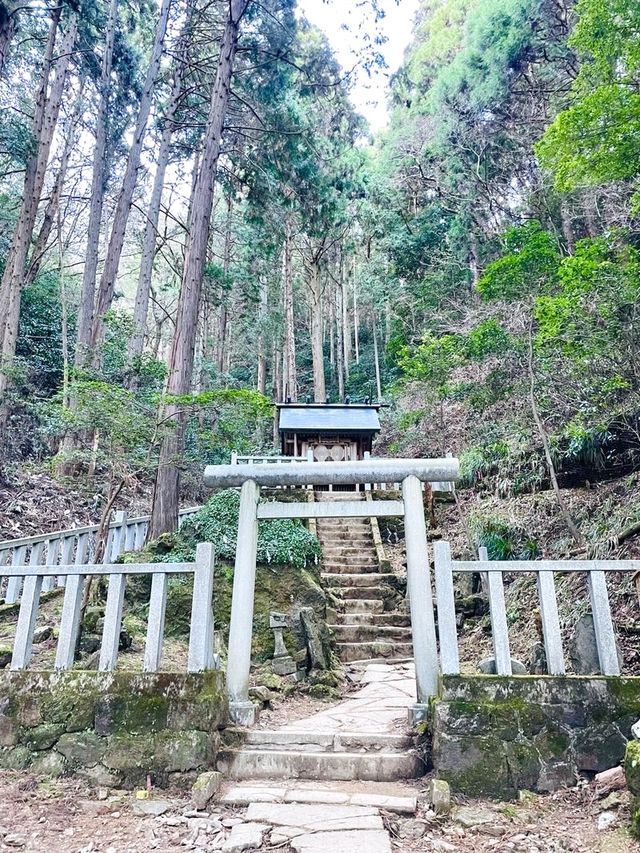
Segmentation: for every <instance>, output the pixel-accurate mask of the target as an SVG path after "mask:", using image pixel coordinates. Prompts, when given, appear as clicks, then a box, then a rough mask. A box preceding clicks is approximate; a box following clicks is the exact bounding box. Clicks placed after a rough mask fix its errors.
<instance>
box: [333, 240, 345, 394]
mask: <svg viewBox="0 0 640 853" xmlns="http://www.w3.org/2000/svg"><path fill="white" fill-rule="evenodd" d="M343 265H344V261H343V259H342V256H341V257H340V278H339V281H338V285H337V287H336V293H335V301H334V309H335V323H336V373H337V374H338V397H339V398H340V402H341V403H342V402H344V398H345V387H344V386H345V381H344V379H345V377H344V339H343V335H344V326H343V317H344V311H343V304H342V295H343V291H342V273H343Z"/></svg>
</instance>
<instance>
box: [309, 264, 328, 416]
mask: <svg viewBox="0 0 640 853" xmlns="http://www.w3.org/2000/svg"><path fill="white" fill-rule="evenodd" d="M309 292H310V294H311V358H312V361H313V398H314V400H315V402H316V403H324V402H325V400H326V399H327V386H326V382H325V376H324V351H323V347H322V283H321V279H320V266H319V262H318V260H317V259H315V258H314V259H313V261H312V263H311V265H310V267H309Z"/></svg>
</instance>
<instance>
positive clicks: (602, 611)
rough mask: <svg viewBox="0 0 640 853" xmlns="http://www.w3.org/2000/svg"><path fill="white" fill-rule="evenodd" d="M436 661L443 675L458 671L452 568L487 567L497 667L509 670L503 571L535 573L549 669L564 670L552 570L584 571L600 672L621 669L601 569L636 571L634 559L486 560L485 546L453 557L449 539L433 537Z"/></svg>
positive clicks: (559, 672) (475, 569)
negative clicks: (467, 556)
mask: <svg viewBox="0 0 640 853" xmlns="http://www.w3.org/2000/svg"><path fill="white" fill-rule="evenodd" d="M434 560H435V580H436V601H437V612H438V635H439V641H440V664H441V669H442V673H443V675H459V674H460V660H459V652H458V636H457V628H456V613H455V602H454V590H453V575H454V573H455V572H473V573H481V574H484V573H486V579H487V588H488V592H489V612H490V617H491V635H492V640H493V650H494V659H495V663H496V673H497V674H498V675H512V667H511V651H510V644H509V630H508V621H507V612H506V606H505V597H504V585H503V574H505V573H509V574H511V573H513V574H522V573H531V574H534V575H536V578H537V585H538V597H539V602H540V618H541V622H542V633H543V639H544V647H545V653H546V661H547V671H548V673H549V675H565V674H566V667H565V659H564V650H563V648H562V635H561V631H560V619H559V616H558V602H557V598H556V588H555V581H554V574H555V573H558V574H561V573H566V572H584V573H585V574H586V575H587V586H588V589H589V598H590V601H591V612H592V614H593V624H594V630H595V637H596V646H597V651H598V660H599V664H600V673H601V674H602V675H620V662H619V660H618V652H617V647H616V639H615V632H614V628H613V621H612V619H611V607H610V604H609V593H608V591H607V581H606V572H634V573H635V572H637V571H639V570H640V561H639V560H540V561H538V560H531V561H529V560H512V561H501V560H500V561H498V560H489V559H488V557H487V552H486V549H485V548H481V549H480V559H479V560H470V561H466V560H452V559H451V549H450V547H449V543H448V542H436V543H434Z"/></svg>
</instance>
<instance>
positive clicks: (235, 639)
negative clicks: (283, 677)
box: [227, 480, 260, 726]
mask: <svg viewBox="0 0 640 853" xmlns="http://www.w3.org/2000/svg"><path fill="white" fill-rule="evenodd" d="M259 496H260V488H259V486H258V485H257V483H256V482H255V481H254V480H246V481H245V483H244V484H243V486H242V489H241V491H240V517H239V521H238V545H237V549H236V563H235V571H234V575H233V598H232V603H231V623H230V625H229V654H228V663H227V691H228V693H229V715H230V716H231V719H232V720H233V722H234V723H237V724H238V725H242V726H251V725H253V724H254V722H255V720H256V707H255V705H254V704H253V702H250V701H249V668H250V664H251V638H252V635H253V600H254V594H255V582H256V556H257V549H258V517H257V506H258V499H259Z"/></svg>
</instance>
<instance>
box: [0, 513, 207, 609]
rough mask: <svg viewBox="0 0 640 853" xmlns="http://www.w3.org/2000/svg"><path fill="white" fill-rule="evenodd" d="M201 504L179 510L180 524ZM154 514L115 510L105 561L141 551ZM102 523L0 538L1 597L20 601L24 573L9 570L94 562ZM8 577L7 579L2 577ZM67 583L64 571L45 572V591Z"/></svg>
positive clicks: (113, 560)
mask: <svg viewBox="0 0 640 853" xmlns="http://www.w3.org/2000/svg"><path fill="white" fill-rule="evenodd" d="M199 509H200V507H189V508H188V509H183V510H181V511H180V515H179V522H178V523H179V525H182V523H183V522H184V521H185V519H187V518H189V517H190V516H192V515H195V513H196V512H198V510H199ZM150 520H151V516H149V515H143V516H140V517H138V518H127V516H126V514H125V513H123V512H117V513H115V514H114V520H113V521H112V522H111V524H110V525H109V532H108V538H107V543H106V547H105V550H104V562H105V563H109V562H115V560H117V558H118V557H119V555H120V554H122V553H123V552H125V551H139V550H140V549H141V548H142V546H143V545H144V540H145V537H146V535H147V530H148V528H149V521H150ZM98 529H99V525H97V524H91V525H88V526H86V527H74V528H71V529H69V530H57V531H55V532H52V533H42V534H40V535H38V536H27V537H25V538H22V539H7V540H5V541H3V542H0V598H1V597H4V601H5V603H6V604H14V603H15V602H17V601H19V598H20V587H21V585H22V576H21V575H20V574H19V573H9V572H8V571H7V569H8V567H9V566H10V567H11V568H12V569H18V568H20V567H21V566H27V565H28V566H39V565H41V564H44V563H46V565H47V566H56V565H58V564H59V565H60V567H62V566H67V565H70V564H72V563H73V564H74V565H88V564H92V563H94V562H95V554H96V547H97V541H96V540H97V535H98ZM3 578H4V579H6V581H5V580H3ZM64 585H65V573H64V572H63V571H58V572H54V573H52V574H49V575H45V576H44V579H43V586H42V591H43V592H48V591H50V590H52V589H53V588H54V586H59V587H63V586H64Z"/></svg>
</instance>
